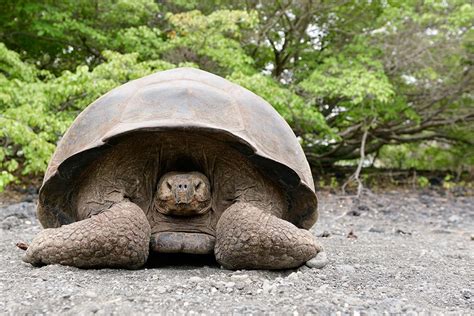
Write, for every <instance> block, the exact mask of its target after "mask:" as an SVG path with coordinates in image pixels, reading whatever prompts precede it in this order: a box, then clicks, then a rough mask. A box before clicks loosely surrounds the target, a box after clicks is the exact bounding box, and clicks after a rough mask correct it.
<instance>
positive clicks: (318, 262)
mask: <svg viewBox="0 0 474 316" xmlns="http://www.w3.org/2000/svg"><path fill="white" fill-rule="evenodd" d="M328 262H329V260H328V256H327V254H326V251H321V252H320V253H318V255H317V256H316V257H314V258H312V259H310V260H308V261H307V262H306V265H307V266H308V267H310V268H314V269H321V268H323V267H325V266H326V265H327V264H328Z"/></svg>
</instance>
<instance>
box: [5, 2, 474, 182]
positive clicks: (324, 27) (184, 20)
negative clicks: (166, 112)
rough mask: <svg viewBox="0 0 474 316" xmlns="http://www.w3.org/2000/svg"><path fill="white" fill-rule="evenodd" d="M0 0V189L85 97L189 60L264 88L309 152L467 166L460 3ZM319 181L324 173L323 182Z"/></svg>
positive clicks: (319, 156) (472, 14) (53, 137)
mask: <svg viewBox="0 0 474 316" xmlns="http://www.w3.org/2000/svg"><path fill="white" fill-rule="evenodd" d="M158 3H159V4H157V2H156V1H153V0H113V1H112V0H105V1H86V0H79V1H67V0H59V1H50V0H47V1H31V0H20V1H12V0H6V1H3V2H2V3H1V4H0V168H1V172H0V190H1V189H3V188H4V187H5V186H6V185H7V184H8V183H11V182H15V181H18V179H19V178H20V177H21V176H22V175H41V174H42V173H43V172H44V170H45V168H46V165H47V162H48V160H49V158H50V156H51V154H52V152H53V151H54V149H55V146H56V143H57V141H58V140H59V138H60V137H61V135H62V134H63V133H64V132H65V130H66V129H67V127H68V126H69V125H70V124H71V123H72V121H73V120H74V118H75V117H76V116H77V115H78V113H80V112H81V111H82V110H83V109H84V108H85V107H86V106H87V105H88V104H90V103H91V102H93V101H94V100H95V99H96V98H98V97H99V96H100V95H102V94H103V93H105V92H107V91H109V90H110V89H112V88H114V87H116V86H118V85H120V84H122V83H124V82H126V81H128V80H132V79H135V78H139V77H142V76H144V75H147V74H150V73H153V72H155V71H158V70H163V69H169V68H173V67H177V66H190V67H198V68H201V69H204V70H207V71H211V72H213V73H216V74H218V75H221V76H223V77H226V78H228V79H229V80H231V81H233V82H235V83H237V84H240V85H242V86H244V87H246V88H248V89H249V90H251V91H253V92H254V93H256V94H258V95H259V96H261V97H263V98H264V99H266V100H267V101H268V102H270V103H271V104H272V105H273V106H274V107H275V109H276V110H277V111H278V112H279V113H280V114H281V115H282V116H283V117H284V118H285V119H286V120H287V121H288V123H289V124H290V126H291V127H292V128H293V130H294V132H295V134H296V135H297V136H298V137H299V139H300V141H301V144H302V146H303V148H304V150H305V152H306V154H307V157H308V160H309V161H310V164H311V165H312V166H327V165H332V164H334V163H336V162H338V161H339V162H341V161H342V162H345V163H351V162H352V161H354V159H357V158H358V157H359V155H360V149H361V143H362V138H363V137H362V136H363V134H364V131H366V130H367V138H366V144H365V148H364V151H365V153H366V154H367V155H369V154H376V155H378V156H377V157H378V158H377V163H378V165H380V166H386V167H399V168H420V169H453V170H468V169H470V168H472V166H474V161H473V160H472V157H474V152H473V149H472V148H473V146H472V140H473V139H474V130H473V127H472V126H473V124H472V121H474V102H473V94H472V87H473V86H474V79H473V71H472V67H473V65H474V64H473V63H472V60H474V44H473V43H474V40H473V39H474V31H473V29H472V21H473V19H474V7H473V5H472V4H469V3H466V2H465V1H462V0H452V1H443V2H440V1H424V2H420V1H416V0H409V1H390V2H388V3H387V2H381V1H370V2H358V1H349V2H347V1H333V2H331V3H325V4H324V5H323V4H319V3H318V4H316V3H314V2H312V1H295V2H284V3H280V2H272V1H268V2H252V1H248V2H235V1H228V0H218V1H212V0H208V1H164V2H158ZM330 185H333V183H331V184H330Z"/></svg>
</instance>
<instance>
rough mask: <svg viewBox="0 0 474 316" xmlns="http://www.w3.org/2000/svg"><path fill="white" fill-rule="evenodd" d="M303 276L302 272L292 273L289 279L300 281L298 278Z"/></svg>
mask: <svg viewBox="0 0 474 316" xmlns="http://www.w3.org/2000/svg"><path fill="white" fill-rule="evenodd" d="M301 275H302V273H301V272H299V271H298V272H292V273H290V275H289V276H288V277H287V279H289V280H298V278H299V277H300V276H301Z"/></svg>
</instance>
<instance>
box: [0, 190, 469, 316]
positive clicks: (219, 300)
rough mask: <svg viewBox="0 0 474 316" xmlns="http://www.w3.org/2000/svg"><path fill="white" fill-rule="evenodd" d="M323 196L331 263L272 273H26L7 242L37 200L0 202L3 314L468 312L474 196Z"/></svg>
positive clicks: (194, 268) (21, 235)
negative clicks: (351, 197)
mask: <svg viewBox="0 0 474 316" xmlns="http://www.w3.org/2000/svg"><path fill="white" fill-rule="evenodd" d="M320 198H321V207H320V209H321V217H320V221H319V222H318V223H317V225H316V227H315V228H313V229H312V232H313V233H314V234H315V235H321V234H323V235H328V234H329V237H321V238H320V240H321V243H323V245H324V247H325V249H326V251H327V253H328V257H329V261H330V262H329V264H328V266H326V267H325V268H323V269H322V270H316V269H309V268H307V267H302V268H300V269H298V270H291V271H277V272H270V271H228V270H222V269H220V268H219V267H218V266H216V265H212V264H211V265H207V266H203V265H202V263H201V264H194V265H187V266H186V265H182V266H164V267H159V268H150V267H149V268H147V269H142V270H138V271H126V270H111V269H103V270H79V269H76V268H70V267H62V266H46V267H43V268H33V267H31V266H29V265H27V264H24V263H23V262H22V261H21V260H20V258H21V255H22V251H21V250H19V249H17V248H16V247H15V246H14V245H15V243H16V242H18V241H30V240H31V239H32V238H33V236H34V235H35V234H36V233H37V232H38V231H39V230H40V229H41V228H40V227H39V226H38V223H37V222H36V220H35V218H34V201H33V202H23V203H20V204H11V205H1V204H0V314H2V313H6V314H15V315H17V314H45V313H52V314H66V315H67V314H69V315H76V314H83V315H87V314H94V313H96V314H107V315H108V314H114V313H115V314H130V313H133V314H153V313H155V314H156V313H163V312H167V313H170V314H183V313H189V314H214V313H216V312H217V313H226V314H228V313H235V314H262V313H270V314H285V315H287V314H293V315H299V314H307V313H318V314H327V313H334V312H342V313H351V314H354V315H355V314H357V313H358V312H366V313H369V314H381V313H382V312H389V313H410V312H436V313H449V312H451V313H453V314H473V313H474V303H473V302H474V240H472V239H473V238H474V236H473V235H474V198H473V197H457V198H456V197H446V196H440V195H438V194H436V193H434V192H427V193H416V194H413V193H407V192H403V191H397V192H388V193H384V194H378V195H372V194H368V195H365V196H364V197H363V198H362V199H361V200H360V201H359V202H357V201H352V200H351V199H349V198H344V197H342V198H341V197H338V196H336V195H331V194H328V193H322V194H320ZM30 200H31V198H30ZM351 231H352V234H351V235H352V237H357V238H348V237H347V236H348V234H349V233H350V232H351Z"/></svg>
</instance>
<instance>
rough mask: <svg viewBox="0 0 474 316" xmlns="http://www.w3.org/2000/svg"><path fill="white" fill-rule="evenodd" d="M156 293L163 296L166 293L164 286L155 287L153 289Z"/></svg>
mask: <svg viewBox="0 0 474 316" xmlns="http://www.w3.org/2000/svg"><path fill="white" fill-rule="evenodd" d="M155 290H156V292H158V293H159V294H164V293H166V292H167V290H166V288H165V287H164V286H157V287H156V288H155Z"/></svg>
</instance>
